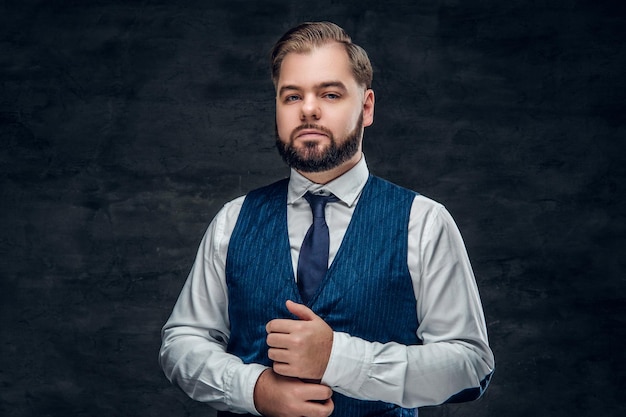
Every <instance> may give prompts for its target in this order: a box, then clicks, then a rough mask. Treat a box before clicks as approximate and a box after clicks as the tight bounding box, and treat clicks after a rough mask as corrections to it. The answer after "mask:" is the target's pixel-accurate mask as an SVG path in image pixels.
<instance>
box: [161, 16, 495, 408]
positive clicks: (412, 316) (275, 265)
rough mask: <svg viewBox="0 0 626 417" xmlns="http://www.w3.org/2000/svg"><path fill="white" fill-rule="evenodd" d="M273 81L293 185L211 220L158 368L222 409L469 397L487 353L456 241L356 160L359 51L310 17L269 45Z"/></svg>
mask: <svg viewBox="0 0 626 417" xmlns="http://www.w3.org/2000/svg"><path fill="white" fill-rule="evenodd" d="M272 76H273V81H274V85H275V88H276V128H277V139H276V144H277V147H278V150H279V152H280V154H281V155H282V156H283V158H284V160H285V161H286V162H287V163H288V164H289V166H290V167H291V168H292V169H291V175H290V178H289V179H288V180H283V181H279V182H277V183H274V184H271V185H269V186H267V187H263V188H261V189H258V190H255V191H252V192H250V193H249V194H248V195H247V196H245V197H240V198H238V199H236V200H234V201H232V202H230V203H228V204H226V205H225V206H224V208H223V209H222V210H221V211H220V212H219V213H218V214H217V216H216V217H215V219H214V220H213V222H212V223H211V225H210V226H209V228H208V230H207V233H206V235H205V236H204V239H203V240H202V243H201V245H200V248H199V251H198V256H197V258H196V261H195V263H194V265H193V268H192V270H191V272H190V275H189V278H188V279H187V282H186V283H185V286H184V288H183V289H182V292H181V294H180V296H179V299H178V301H177V303H176V305H175V307H174V310H173V312H172V315H171V317H170V318H169V320H168V322H167V323H166V324H165V326H164V328H163V343H162V346H161V352H160V363H161V366H162V367H163V370H164V372H165V374H166V375H167V377H168V378H169V379H170V380H171V381H172V382H173V383H175V384H178V385H179V386H180V387H181V388H182V389H183V390H184V391H185V392H186V393H187V394H188V395H189V396H191V397H192V398H194V399H196V400H198V401H202V402H206V403H208V404H210V405H211V406H213V407H214V408H216V409H218V410H222V412H221V413H220V415H230V414H231V413H232V414H235V413H248V414H253V415H266V416H285V417H293V416H315V417H317V416H329V415H331V413H332V415H333V416H355V417H358V416H383V415H384V416H413V415H417V407H420V406H425V405H436V404H441V403H444V402H459V401H468V400H473V399H476V398H478V397H479V396H480V395H481V394H482V392H483V391H484V389H485V388H486V387H487V384H488V382H489V379H490V377H491V374H492V372H493V369H494V359H493V355H492V352H491V350H490V348H489V346H488V342H487V333H486V329H485V321H484V317H483V312H482V307H481V304H480V299H479V296H478V290H477V288H476V283H475V280H474V277H473V273H472V270H471V267H470V263H469V260H468V258H467V255H466V251H465V248H464V245H463V242H462V239H461V237H460V234H459V232H458V230H457V228H456V226H455V224H454V222H453V220H452V218H451V217H450V215H449V214H448V212H447V211H446V210H445V209H444V208H443V206H441V205H440V204H438V203H436V202H434V201H432V200H430V199H428V198H426V197H423V196H420V195H418V194H416V193H414V192H412V191H409V190H406V189H403V188H401V187H398V186H395V185H393V184H390V183H388V182H386V181H384V180H381V179H379V178H377V177H374V176H371V175H370V174H369V171H368V168H367V165H366V162H365V158H364V156H363V154H362V138H363V130H364V128H365V127H367V126H369V125H371V124H372V123H373V117H374V92H373V91H372V90H371V82H372V67H371V64H370V62H369V59H368V57H367V54H366V53H365V51H363V50H362V49H361V48H360V47H358V46H356V45H355V44H353V43H352V42H351V40H350V38H349V37H348V35H347V34H346V33H345V32H344V31H343V30H342V29H341V28H339V27H338V26H336V25H334V24H332V23H327V22H321V23H304V24H302V25H300V26H298V27H295V28H293V29H291V30H290V31H288V32H287V33H286V34H285V35H284V36H283V37H282V38H281V39H280V40H279V41H278V43H277V44H276V45H275V47H274V49H273V51H272ZM312 210H313V212H312Z"/></svg>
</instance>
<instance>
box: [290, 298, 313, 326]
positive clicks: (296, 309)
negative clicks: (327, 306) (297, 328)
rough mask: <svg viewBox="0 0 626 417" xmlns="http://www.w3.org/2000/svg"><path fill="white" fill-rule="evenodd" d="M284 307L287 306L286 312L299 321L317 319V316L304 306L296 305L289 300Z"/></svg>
mask: <svg viewBox="0 0 626 417" xmlns="http://www.w3.org/2000/svg"><path fill="white" fill-rule="evenodd" d="M285 305H286V306H287V310H289V312H290V313H291V314H293V315H294V316H296V317H297V318H299V319H300V320H306V321H310V320H315V319H316V318H317V314H315V313H314V312H313V310H311V309H310V308H308V307H307V306H305V305H304V304H298V303H294V302H293V301H291V300H287V302H286V303H285Z"/></svg>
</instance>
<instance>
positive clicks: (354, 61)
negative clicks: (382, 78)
mask: <svg viewBox="0 0 626 417" xmlns="http://www.w3.org/2000/svg"><path fill="white" fill-rule="evenodd" d="M332 42H338V43H340V44H342V45H343V46H344V47H345V48H346V52H347V53H348V59H349V60H350V66H351V67H352V74H353V75H354V79H355V80H356V81H357V83H359V84H360V85H362V86H364V87H365V88H371V87H372V78H373V71H372V64H371V62H370V59H369V57H368V56H367V52H365V50H364V49H363V48H361V47H360V46H358V45H356V44H354V43H352V39H351V38H350V36H348V34H347V33H346V32H345V31H344V30H343V29H342V28H340V27H339V26H337V25H336V24H334V23H331V22H305V23H302V24H300V25H298V26H296V27H294V28H291V29H290V30H288V31H287V32H286V33H285V34H284V35H283V36H282V37H281V38H280V39H279V40H278V42H276V44H275V45H274V48H272V53H271V61H272V62H271V65H272V81H273V82H274V87H276V85H277V84H278V78H279V77H280V67H281V65H282V63H283V60H284V59H285V56H287V54H290V53H300V54H302V53H308V52H311V50H312V49H314V48H317V47H320V46H322V45H326V44H329V43H332Z"/></svg>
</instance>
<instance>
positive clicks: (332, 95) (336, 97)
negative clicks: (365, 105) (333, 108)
mask: <svg viewBox="0 0 626 417" xmlns="http://www.w3.org/2000/svg"><path fill="white" fill-rule="evenodd" d="M324 97H325V98H327V99H329V100H339V99H340V98H341V97H340V96H339V94H335V93H326V94H324Z"/></svg>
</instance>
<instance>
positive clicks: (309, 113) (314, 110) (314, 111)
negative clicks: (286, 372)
mask: <svg viewBox="0 0 626 417" xmlns="http://www.w3.org/2000/svg"><path fill="white" fill-rule="evenodd" d="M320 116H321V109H320V106H319V103H318V101H317V97H315V96H313V95H307V96H306V97H304V99H303V100H302V107H301V108H300V119H301V120H303V121H306V120H319V118H320Z"/></svg>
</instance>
